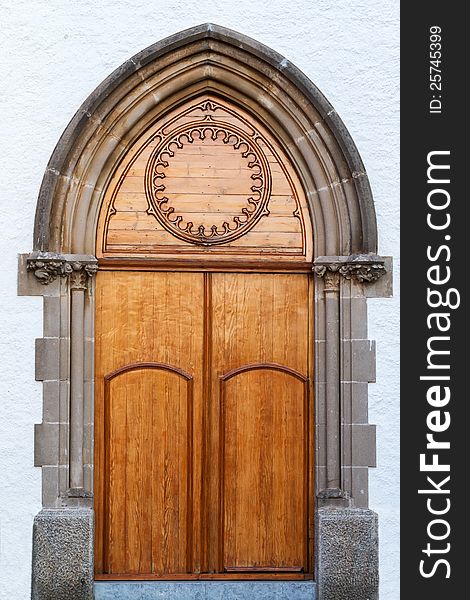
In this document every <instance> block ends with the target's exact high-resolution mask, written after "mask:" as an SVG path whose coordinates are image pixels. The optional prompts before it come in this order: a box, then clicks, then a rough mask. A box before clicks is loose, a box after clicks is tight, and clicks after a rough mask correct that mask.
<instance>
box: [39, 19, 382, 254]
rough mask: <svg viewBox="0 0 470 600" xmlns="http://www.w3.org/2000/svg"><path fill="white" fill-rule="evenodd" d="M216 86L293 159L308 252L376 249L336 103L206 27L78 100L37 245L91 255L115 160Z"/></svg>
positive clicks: (142, 58)
mask: <svg viewBox="0 0 470 600" xmlns="http://www.w3.org/2000/svg"><path fill="white" fill-rule="evenodd" d="M214 87H217V92H218V93H222V94H224V95H225V96H226V97H227V99H230V100H231V101H233V102H235V103H237V102H238V103H242V104H243V105H244V106H245V107H246V106H248V108H249V109H250V110H251V111H253V112H255V113H256V116H257V117H258V118H260V119H261V120H262V121H263V122H264V123H266V124H267V125H268V126H269V128H270V129H271V132H272V133H273V134H274V135H275V136H276V137H277V139H278V140H279V142H280V144H281V145H282V147H283V148H284V149H285V150H286V152H287V153H288V155H289V157H290V158H291V160H292V162H293V163H294V164H295V165H297V168H298V170H299V176H300V179H301V181H302V184H303V186H304V188H305V190H306V193H307V195H308V199H309V203H310V210H311V215H312V221H313V224H314V229H315V231H314V234H315V249H314V253H315V256H316V257H318V256H325V255H327V256H338V255H342V256H348V255H351V254H354V255H356V254H370V253H375V252H376V251H377V227H376V218H375V210H374V204H373V200H372V194H371V190H370V185H369V180H368V177H367V174H366V172H365V169H364V166H363V164H362V161H361V158H360V156H359V153H358V151H357V149H356V146H355V145H354V142H353V140H352V138H351V136H350V135H349V133H348V131H347V129H346V127H345V126H344V124H343V122H342V121H341V119H340V118H339V116H338V115H337V113H336V112H335V111H334V109H333V107H332V106H331V105H330V104H329V102H328V101H327V100H326V98H325V97H324V96H323V95H322V93H321V92H320V91H319V90H318V88H317V87H316V86H315V85H314V84H313V83H312V82H311V81H309V80H308V79H307V77H305V75H303V74H302V73H301V72H300V71H299V70H298V69H297V68H296V67H295V66H294V65H293V64H292V63H290V62H289V61H288V60H287V59H285V58H283V57H282V56H280V55H279V54H277V53H276V52H274V51H272V50H270V49H269V48H267V47H266V46H263V45H262V44H260V43H258V42H255V41H254V40H252V39H250V38H247V37H246V36H243V35H240V34H238V33H235V32H233V31H231V30H228V29H225V28H223V27H219V26H216V25H212V24H205V25H201V26H198V27H195V28H193V29H191V30H188V31H183V32H181V33H178V34H176V35H174V36H171V37H169V38H167V39H165V40H163V41H161V42H158V43H156V44H154V45H153V46H150V47H149V48H147V49H145V50H143V51H142V52H140V53H139V54H136V55H135V56H134V57H132V58H131V59H129V60H128V61H126V62H125V63H124V64H123V65H122V66H121V67H119V68H118V69H116V70H115V71H114V72H113V73H112V74H111V75H110V76H109V77H108V78H107V79H106V80H105V81H104V82H103V83H102V84H101V85H100V86H99V87H98V88H97V89H96V90H95V91H94V92H93V93H92V94H91V95H90V96H89V97H88V98H87V99H86V100H85V102H84V103H83V105H82V106H81V107H80V108H79V110H78V111H77V113H76V114H75V116H74V117H73V119H72V120H71V122H70V124H69V125H68V127H67V128H66V130H65V131H64V133H63V135H62V137H61V138H60V140H59V142H58V144H57V146H56V148H55V150H54V153H53V155H52V157H51V159H50V161H49V164H48V166H47V169H46V173H45V176H44V179H43V182H42V186H41V189H40V193H39V200H38V205H37V211H36V218H35V227H34V250H37V251H41V252H59V253H67V254H94V230H95V228H96V221H97V214H98V212H99V208H100V201H101V199H102V191H103V189H104V188H105V186H106V183H107V181H108V178H109V174H110V170H111V169H112V167H113V165H114V164H115V163H116V162H117V161H118V160H119V159H120V158H121V157H122V155H123V154H124V153H125V152H126V151H127V149H128V148H129V146H130V145H131V144H132V142H133V141H134V140H135V139H136V138H137V137H138V136H139V135H140V134H141V133H142V131H144V130H145V129H146V128H147V127H148V125H149V123H151V122H153V121H155V120H156V119H157V118H158V116H159V115H160V114H162V113H163V112H164V111H165V110H166V109H167V108H168V106H174V105H175V104H178V103H180V102H182V101H183V100H185V99H188V98H191V97H194V96H197V95H198V94H199V93H201V91H202V90H205V91H211V90H212V89H214Z"/></svg>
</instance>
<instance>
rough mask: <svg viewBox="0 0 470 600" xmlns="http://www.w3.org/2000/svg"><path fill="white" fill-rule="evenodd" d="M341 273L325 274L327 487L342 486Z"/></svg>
mask: <svg viewBox="0 0 470 600" xmlns="http://www.w3.org/2000/svg"><path fill="white" fill-rule="evenodd" d="M339 278H340V276H339V273H338V272H337V271H328V272H327V273H325V275H324V286H325V287H324V295H325V314H326V328H325V329H326V361H325V363H326V429H327V437H326V487H327V489H328V490H339V488H340V486H341V462H340V395H339V391H340V377H339V349H340V339H339Z"/></svg>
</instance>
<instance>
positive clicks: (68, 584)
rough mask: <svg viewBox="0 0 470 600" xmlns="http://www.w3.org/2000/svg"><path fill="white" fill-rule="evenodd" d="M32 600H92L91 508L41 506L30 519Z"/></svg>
mask: <svg viewBox="0 0 470 600" xmlns="http://www.w3.org/2000/svg"><path fill="white" fill-rule="evenodd" d="M31 598H32V600H93V511H92V510H91V509H43V510H42V511H41V512H40V513H38V514H37V515H36V517H35V519H34V526H33V565H32V593H31Z"/></svg>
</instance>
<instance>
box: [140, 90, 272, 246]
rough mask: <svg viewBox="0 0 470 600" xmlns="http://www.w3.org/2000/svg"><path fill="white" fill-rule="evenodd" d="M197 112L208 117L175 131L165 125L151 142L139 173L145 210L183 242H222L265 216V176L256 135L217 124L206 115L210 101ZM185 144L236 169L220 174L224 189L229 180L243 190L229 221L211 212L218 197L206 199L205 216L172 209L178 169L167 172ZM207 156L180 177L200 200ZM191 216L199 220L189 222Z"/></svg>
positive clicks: (212, 110) (213, 108) (264, 162)
mask: <svg viewBox="0 0 470 600" xmlns="http://www.w3.org/2000/svg"><path fill="white" fill-rule="evenodd" d="M200 108H201V111H202V110H203V109H204V110H205V111H209V114H204V113H202V114H201V118H200V119H199V120H194V121H191V122H190V123H187V124H185V125H183V126H182V127H179V128H177V129H176V130H172V129H171V126H165V127H163V128H162V129H161V130H160V131H159V132H158V133H157V134H156V136H155V138H156V139H158V140H159V143H158V145H157V146H156V148H155V150H154V151H153V153H152V155H151V157H150V160H149V161H148V163H147V169H146V173H145V192H146V195H147V199H148V202H149V208H148V210H147V212H148V213H149V214H153V215H155V217H156V218H157V219H158V220H159V221H160V223H161V224H162V225H163V227H164V228H165V229H166V230H167V231H169V232H170V233H171V234H173V235H175V236H176V237H177V238H179V239H182V240H184V241H186V242H190V243H193V244H203V245H212V244H224V243H227V242H230V241H232V240H236V239H237V238H238V237H240V236H242V235H244V234H245V233H247V232H248V231H250V230H251V229H252V228H253V227H254V226H255V225H256V223H257V222H258V221H259V219H260V218H261V217H263V216H265V215H268V214H269V210H268V208H267V204H268V200H269V196H270V190H271V173H270V170H269V164H268V161H267V159H266V157H265V155H264V153H263V151H262V149H261V147H260V146H259V144H258V141H257V140H259V139H260V135H259V133H258V132H256V131H255V130H254V129H253V130H252V133H251V135H247V133H246V132H244V131H242V130H241V129H239V128H238V127H236V126H234V125H233V124H230V123H227V122H224V121H220V120H218V119H217V118H216V117H215V116H213V114H211V113H215V111H216V109H217V105H216V104H215V103H214V102H209V101H207V102H204V103H203V104H201V105H200ZM188 144H191V145H193V147H194V149H197V150H199V151H200V154H201V155H203V154H204V153H209V152H210V151H216V152H218V153H219V155H220V156H221V157H223V158H224V159H226V160H227V164H226V165H225V166H226V167H228V166H229V165H230V164H232V166H233V165H236V167H237V168H232V169H231V170H228V169H227V170H226V175H225V181H224V183H223V185H224V187H225V189H227V190H229V189H230V187H231V185H232V183H233V182H236V181H240V180H242V181H243V184H244V187H245V188H246V189H245V190H244V192H245V193H244V194H242V196H241V198H238V199H237V202H238V204H239V206H237V207H236V208H237V209H238V210H235V211H234V213H235V214H233V215H231V216H230V217H229V218H227V219H225V218H224V213H221V215H220V216H219V215H218V214H217V212H218V210H220V199H219V198H217V199H215V202H214V199H213V197H212V196H209V197H210V199H209V200H208V202H207V213H208V214H207V215H202V214H197V213H191V212H188V210H187V209H185V207H184V206H181V205H178V196H177V194H178V191H179V190H178V188H177V185H175V182H174V179H175V178H177V176H178V175H179V173H178V167H177V166H175V167H173V168H172V165H173V159H175V158H177V157H178V152H179V151H182V152H184V150H185V149H186V148H187V145H188ZM221 144H223V146H222V145H221ZM224 146H225V147H224ZM210 157H211V155H210V154H206V158H207V159H208V160H207V163H206V165H204V166H203V167H202V169H201V165H196V166H193V165H192V164H191V163H188V164H187V169H186V174H187V175H188V176H189V177H190V178H191V180H192V182H197V183H196V185H195V186H194V191H193V194H195V195H198V196H199V197H200V201H201V202H203V201H204V196H205V195H207V193H208V192H209V191H210V190H209V189H208V188H207V186H206V185H205V181H204V179H205V175H206V173H209V172H210V170H211V164H210V162H211V158H210ZM175 162H176V161H175ZM176 164H177V165H178V163H176ZM232 180H233V181H232ZM167 181H168V183H167ZM182 191H183V190H182ZM226 195H228V196H229V197H233V196H235V194H226ZM194 214H196V215H197V217H196V218H199V221H196V220H195V218H194Z"/></svg>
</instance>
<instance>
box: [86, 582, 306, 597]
mask: <svg viewBox="0 0 470 600" xmlns="http://www.w3.org/2000/svg"><path fill="white" fill-rule="evenodd" d="M94 591H95V600H166V599H168V600H170V599H171V600H225V599H227V600H229V599H230V600H247V599H249V600H274V599H275V600H316V597H317V595H316V584H315V582H314V581H313V580H310V581H246V580H245V581H228V580H226V581H220V580H219V581H207V580H199V581H96V582H95V590H94Z"/></svg>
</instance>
